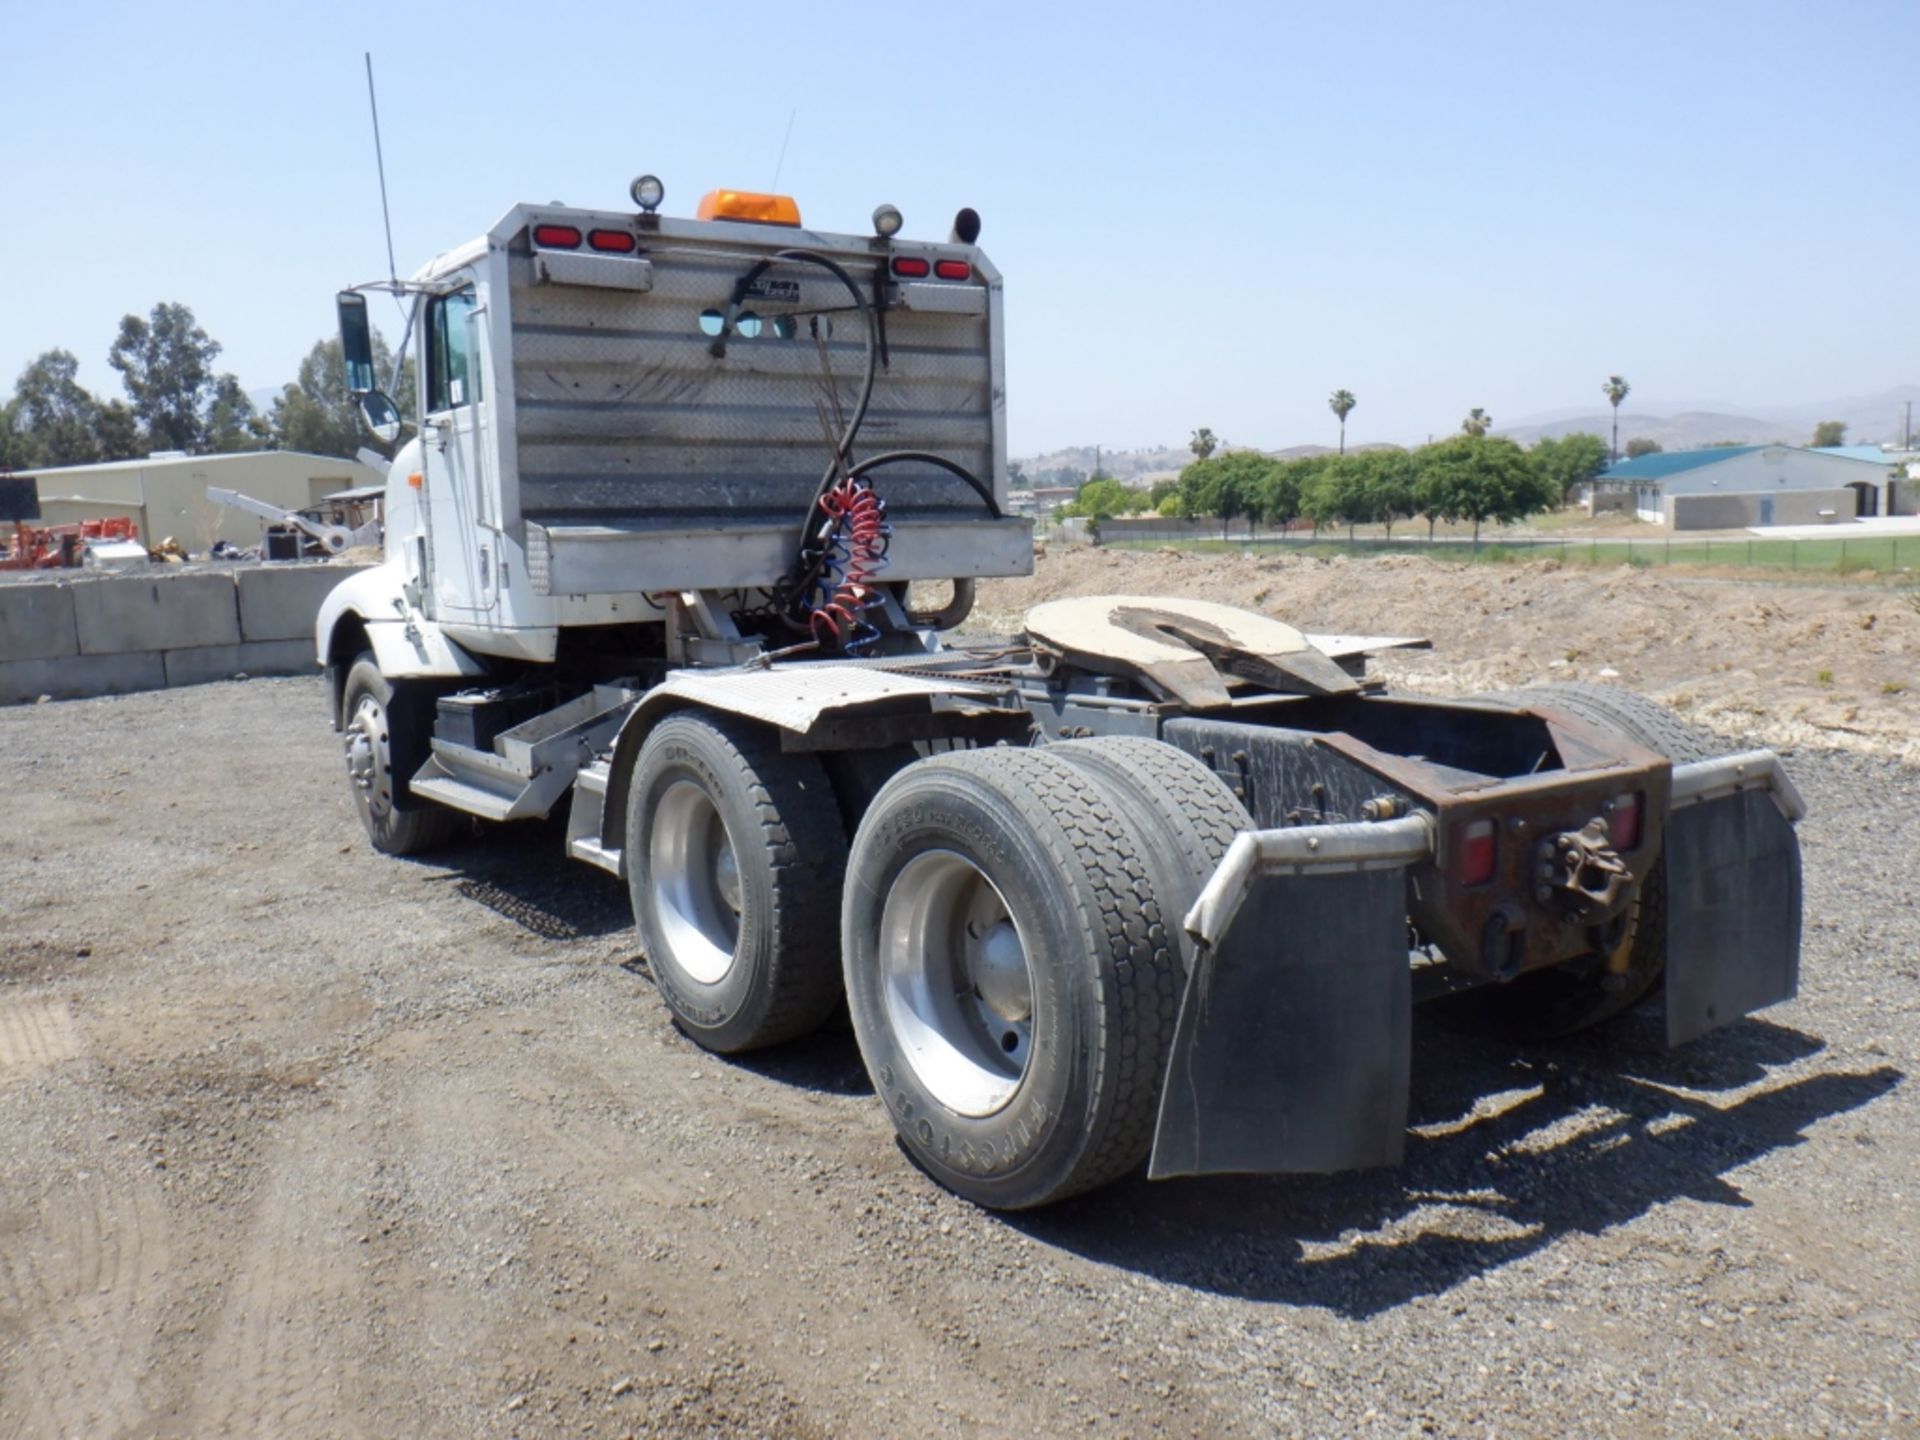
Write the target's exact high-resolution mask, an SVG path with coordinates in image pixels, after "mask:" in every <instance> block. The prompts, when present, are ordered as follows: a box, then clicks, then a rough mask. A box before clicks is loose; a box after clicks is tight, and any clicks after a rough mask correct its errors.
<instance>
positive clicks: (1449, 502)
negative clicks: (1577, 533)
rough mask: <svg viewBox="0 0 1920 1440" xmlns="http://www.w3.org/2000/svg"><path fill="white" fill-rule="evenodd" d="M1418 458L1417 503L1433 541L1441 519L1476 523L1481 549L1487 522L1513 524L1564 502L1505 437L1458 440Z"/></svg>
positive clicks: (1426, 449)
mask: <svg viewBox="0 0 1920 1440" xmlns="http://www.w3.org/2000/svg"><path fill="white" fill-rule="evenodd" d="M1414 458H1415V461H1416V463H1417V464H1418V466H1419V470H1420V478H1419V480H1418V482H1417V483H1416V485H1415V492H1416V499H1417V502H1418V504H1419V507H1420V513H1421V514H1423V515H1425V516H1426V517H1427V533H1428V535H1429V536H1431V535H1432V533H1433V522H1434V520H1435V519H1441V520H1471V521H1472V522H1473V543H1474V544H1475V545H1476V546H1477V545H1479V543H1480V527H1481V525H1482V524H1483V523H1485V522H1486V521H1488V520H1494V521H1497V522H1499V523H1500V524H1502V525H1507V524H1511V523H1512V522H1513V521H1515V520H1520V519H1524V518H1525V517H1526V516H1528V515H1533V514H1537V513H1538V512H1539V511H1542V510H1546V509H1549V508H1551V507H1552V506H1553V505H1554V504H1555V503H1557V501H1558V500H1559V493H1558V491H1557V490H1555V488H1554V486H1553V482H1552V481H1551V480H1549V479H1548V478H1547V477H1546V475H1545V474H1543V473H1542V472H1541V469H1540V466H1539V465H1538V464H1537V463H1535V461H1534V458H1533V457H1532V456H1531V455H1529V454H1528V453H1527V452H1526V451H1525V450H1522V449H1521V448H1520V447H1519V446H1518V445H1516V444H1514V443H1513V441H1511V440H1508V439H1505V438H1502V437H1493V438H1488V437H1485V436H1480V435H1456V436H1454V437H1453V438H1452V439H1449V440H1442V441H1440V442H1438V443H1437V444H1433V445H1428V446H1425V447H1423V448H1422V449H1421V450H1419V451H1418V452H1417V453H1416V455H1415V457H1414Z"/></svg>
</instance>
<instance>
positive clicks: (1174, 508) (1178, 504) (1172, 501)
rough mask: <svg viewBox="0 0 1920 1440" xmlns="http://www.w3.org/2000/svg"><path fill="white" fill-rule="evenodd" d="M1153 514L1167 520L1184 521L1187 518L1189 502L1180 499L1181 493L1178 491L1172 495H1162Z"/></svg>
mask: <svg viewBox="0 0 1920 1440" xmlns="http://www.w3.org/2000/svg"><path fill="white" fill-rule="evenodd" d="M1153 513H1154V514H1156V515H1158V516H1160V517H1162V518H1163V519H1167V520H1184V519H1186V518H1187V502H1186V501H1184V500H1182V499H1181V498H1180V492H1179V491H1178V490H1176V491H1174V492H1173V493H1172V494H1171V495H1162V496H1161V497H1160V502H1159V503H1158V504H1157V505H1155V506H1154V507H1153Z"/></svg>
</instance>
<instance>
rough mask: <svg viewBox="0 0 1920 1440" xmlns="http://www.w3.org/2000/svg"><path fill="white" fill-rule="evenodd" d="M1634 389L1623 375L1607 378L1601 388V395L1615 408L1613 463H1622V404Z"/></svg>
mask: <svg viewBox="0 0 1920 1440" xmlns="http://www.w3.org/2000/svg"><path fill="white" fill-rule="evenodd" d="M1632 390H1633V387H1632V386H1631V385H1629V384H1627V381H1626V377H1625V376H1623V375H1609V376H1607V383H1606V384H1604V385H1602V386H1601V387H1600V393H1601V394H1602V395H1604V396H1606V397H1607V403H1608V404H1610V405H1612V406H1613V463H1614V464H1615V465H1618V464H1619V463H1620V402H1621V401H1622V400H1624V399H1626V398H1627V396H1628V395H1629V394H1630V393H1632Z"/></svg>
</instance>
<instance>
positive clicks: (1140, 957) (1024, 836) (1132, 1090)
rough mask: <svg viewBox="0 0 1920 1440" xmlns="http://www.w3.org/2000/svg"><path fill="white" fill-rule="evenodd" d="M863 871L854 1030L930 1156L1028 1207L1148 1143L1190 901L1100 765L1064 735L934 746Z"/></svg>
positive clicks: (941, 1170) (866, 849)
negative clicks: (1028, 744) (1178, 935)
mask: <svg viewBox="0 0 1920 1440" xmlns="http://www.w3.org/2000/svg"><path fill="white" fill-rule="evenodd" d="M848 873H849V876H850V877H852V878H851V879H850V881H849V883H848V885H847V887H846V897H845V901H844V906H843V911H842V926H841V929H842V949H843V951H844V954H845V963H846V984H847V1000H848V1006H849V1009H850V1011H851V1013H852V1016H853V1025H854V1032H855V1034H856V1035H857V1037H858V1039H859V1043H860V1053H861V1056H862V1058H863V1059H864V1060H865V1062H866V1066H867V1070H868V1073H869V1074H870V1075H871V1076H872V1078H873V1083H874V1088H875V1090H876V1091H877V1092H878V1093H879V1095H880V1097H881V1099H882V1101H883V1102H884V1103H885V1104H886V1106H887V1109H888V1112H889V1116H890V1118H891V1119H892V1121H893V1124H894V1128H895V1130H896V1131H897V1133H898V1135H899V1138H900V1142H901V1144H902V1145H903V1146H904V1147H905V1149H906V1150H907V1152H908V1153H909V1155H911V1156H912V1158H913V1159H914V1160H915V1161H916V1163H918V1164H919V1165H920V1166H921V1167H922V1168H923V1169H925V1170H926V1171H927V1173H928V1174H930V1175H931V1176H932V1177H933V1178H934V1179H935V1180H937V1181H938V1182H939V1183H941V1184H942V1185H945V1186H946V1187H947V1188H948V1189H950V1190H953V1191H955V1192H956V1193H958V1194H960V1195H962V1196H964V1197H965V1198H967V1199H969V1200H972V1201H974V1202H976V1203H978V1204H981V1205H984V1206H989V1207H991V1208H994V1209H1001V1210H1018V1209H1026V1208H1030V1207H1032V1206H1037V1205H1045V1204H1048V1203H1050V1202H1052V1201H1056V1200H1060V1199H1063V1198H1065V1197H1067V1196H1069V1195H1074V1194H1077V1193H1079V1192H1081V1191H1085V1190H1090V1189H1092V1188H1094V1187H1095V1186H1097V1185H1101V1184H1104V1183H1106V1182H1107V1181H1109V1180H1113V1179H1116V1178H1118V1177H1119V1176H1121V1175H1124V1174H1126V1173H1127V1172H1128V1171H1130V1170H1132V1169H1133V1168H1135V1167H1136V1166H1137V1165H1138V1164H1139V1163H1140V1162H1141V1161H1142V1160H1143V1159H1144V1158H1145V1156H1146V1153H1147V1149H1148V1146H1149V1144H1150V1143H1151V1140H1152V1133H1153V1125H1154V1120H1155V1116H1156V1113H1157V1101H1158V1092H1159V1086H1160V1083H1161V1078H1162V1077H1161V1071H1162V1064H1163V1056H1164V1054H1165V1051H1166V1047H1167V1044H1168V1043H1169V1041H1170V1040H1171V1038H1172V1035H1173V1030H1174V1024H1175V1021H1176V1019H1177V1017H1178V1011H1179V1004H1180V983H1179V982H1180V973H1179V971H1180V967H1179V956H1178V952H1177V948H1176V945H1175V941H1174V939H1173V930H1174V927H1176V926H1177V921H1174V920H1171V919H1170V918H1169V917H1167V916H1166V915H1164V914H1163V912H1162V910H1161V907H1160V903H1159V901H1158V899H1157V898H1156V896H1155V893H1154V890H1153V886H1152V881H1151V876H1150V867H1149V862H1148V859H1147V856H1146V854H1145V853H1144V850H1143V849H1142V847H1141V846H1140V845H1139V843H1138V841H1137V840H1136V839H1135V838H1134V836H1133V834H1132V826H1131V825H1130V823H1129V822H1128V820H1127V819H1126V818H1125V817H1124V816H1122V815H1120V814H1118V813H1117V812H1116V811H1115V810H1114V808H1113V806H1112V805H1111V804H1109V803H1108V800H1107V796H1106V794H1105V793H1104V791H1103V790H1102V788H1101V787H1100V786H1099V785H1098V784H1097V783H1095V782H1094V781H1093V780H1092V779H1091V778H1090V777H1089V776H1088V775H1087V774H1085V773H1083V772H1082V771H1081V770H1079V769H1078V768H1076V767H1075V766H1074V765H1073V764H1072V763H1071V762H1069V761H1068V760H1067V759H1065V758H1064V757H1062V756H1060V755H1057V754H1054V753H1052V752H1051V750H1050V749H1040V750H1015V749H1006V748H993V749H983V750H974V751H966V752H958V753H953V754H946V755H938V756H934V757H931V758H929V759H925V760H922V761H920V762H919V763H918V764H915V765H912V766H910V767H908V768H907V769H906V770H904V771H903V772H901V773H900V774H899V775H898V776H896V777H895V778H894V779H893V780H892V781H890V782H889V783H888V784H887V786H886V787H885V788H884V789H883V790H882V791H881V792H880V794H879V795H878V796H877V797H876V798H875V800H874V802H873V804H872V806H871V808H870V809H869V810H868V812H867V816H866V819H865V820H864V821H863V822H862V824H861V826H860V832H859V835H858V836H857V837H856V839H855V841H854V846H853V854H852V857H851V859H850V860H849V863H848ZM1022 973H1024V980H1023V979H1022V978H1021V975H1022Z"/></svg>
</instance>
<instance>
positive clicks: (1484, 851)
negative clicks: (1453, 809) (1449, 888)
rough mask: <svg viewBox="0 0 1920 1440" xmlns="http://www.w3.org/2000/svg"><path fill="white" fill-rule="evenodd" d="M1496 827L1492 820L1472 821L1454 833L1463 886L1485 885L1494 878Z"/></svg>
mask: <svg viewBox="0 0 1920 1440" xmlns="http://www.w3.org/2000/svg"><path fill="white" fill-rule="evenodd" d="M1494 838H1495V826H1494V823H1493V821H1491V820H1471V821H1469V822H1467V823H1466V824H1465V825H1462V826H1461V827H1460V828H1459V829H1458V830H1456V831H1455V832H1454V841H1455V844H1454V849H1455V852H1456V853H1457V855H1458V857H1459V858H1458V860H1457V861H1456V862H1455V866H1454V868H1455V870H1456V871H1457V873H1458V875H1459V879H1460V883H1461V884H1462V885H1484V884H1486V883H1487V881H1489V880H1491V879H1492V878H1493V859H1494Z"/></svg>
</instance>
